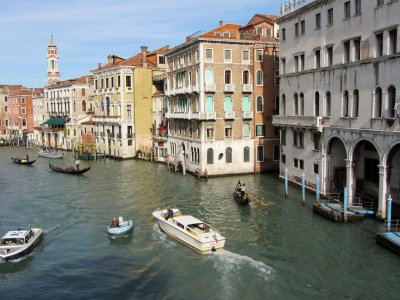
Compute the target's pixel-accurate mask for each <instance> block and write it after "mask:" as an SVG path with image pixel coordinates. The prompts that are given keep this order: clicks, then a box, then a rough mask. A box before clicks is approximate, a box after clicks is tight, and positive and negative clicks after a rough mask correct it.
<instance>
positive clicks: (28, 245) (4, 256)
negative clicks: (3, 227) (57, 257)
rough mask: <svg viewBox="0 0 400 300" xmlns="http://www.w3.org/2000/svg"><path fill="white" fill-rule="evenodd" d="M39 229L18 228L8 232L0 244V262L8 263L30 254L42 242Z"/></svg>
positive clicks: (41, 231) (41, 234) (41, 233)
mask: <svg viewBox="0 0 400 300" xmlns="http://www.w3.org/2000/svg"><path fill="white" fill-rule="evenodd" d="M42 238H43V230H42V229H41V228H18V229H13V230H10V231H8V232H7V233H6V234H5V235H4V236H3V238H2V239H1V243H0V260H3V261H9V260H13V259H16V258H19V257H22V256H25V255H27V254H28V253H30V252H31V251H32V250H33V249H34V248H35V247H36V246H37V245H38V244H39V243H40V241H41V240H42Z"/></svg>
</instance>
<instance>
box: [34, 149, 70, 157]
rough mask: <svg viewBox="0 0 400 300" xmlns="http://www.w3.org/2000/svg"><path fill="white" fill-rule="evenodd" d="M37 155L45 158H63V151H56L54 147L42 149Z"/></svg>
mask: <svg viewBox="0 0 400 300" xmlns="http://www.w3.org/2000/svg"><path fill="white" fill-rule="evenodd" d="M38 155H39V156H40V157H46V158H63V156H64V152H58V151H56V150H54V149H42V150H40V151H39V152H38Z"/></svg>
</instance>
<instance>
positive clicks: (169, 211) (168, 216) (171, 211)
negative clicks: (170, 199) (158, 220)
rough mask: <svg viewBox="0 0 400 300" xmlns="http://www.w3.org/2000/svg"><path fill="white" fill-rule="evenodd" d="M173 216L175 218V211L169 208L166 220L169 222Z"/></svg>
mask: <svg viewBox="0 0 400 300" xmlns="http://www.w3.org/2000/svg"><path fill="white" fill-rule="evenodd" d="M173 216H174V211H173V210H172V209H171V208H170V207H168V209H167V216H166V218H165V219H166V220H168V219H170V218H172V217H173Z"/></svg>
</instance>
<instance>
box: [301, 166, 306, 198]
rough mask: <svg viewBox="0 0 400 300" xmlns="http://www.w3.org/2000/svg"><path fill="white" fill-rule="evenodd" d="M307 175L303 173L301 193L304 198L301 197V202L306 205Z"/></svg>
mask: <svg viewBox="0 0 400 300" xmlns="http://www.w3.org/2000/svg"><path fill="white" fill-rule="evenodd" d="M305 179H306V175H304V172H303V174H302V175H301V194H302V199H301V204H302V205H304V204H305V203H306V185H305V182H306V180H305Z"/></svg>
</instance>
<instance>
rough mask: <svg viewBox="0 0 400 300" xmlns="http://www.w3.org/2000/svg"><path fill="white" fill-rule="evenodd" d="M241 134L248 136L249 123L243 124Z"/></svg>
mask: <svg viewBox="0 0 400 300" xmlns="http://www.w3.org/2000/svg"><path fill="white" fill-rule="evenodd" d="M243 136H244V137H250V125H249V124H243Z"/></svg>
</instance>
